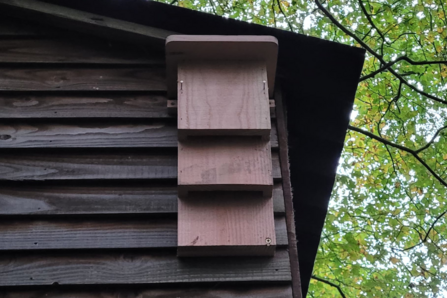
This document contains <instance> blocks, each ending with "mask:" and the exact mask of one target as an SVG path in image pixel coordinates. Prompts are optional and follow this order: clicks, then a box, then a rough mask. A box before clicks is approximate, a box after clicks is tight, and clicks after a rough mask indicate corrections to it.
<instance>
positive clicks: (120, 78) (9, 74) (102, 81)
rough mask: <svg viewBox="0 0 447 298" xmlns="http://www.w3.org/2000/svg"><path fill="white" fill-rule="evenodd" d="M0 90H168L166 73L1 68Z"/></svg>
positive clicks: (160, 69) (152, 70) (157, 69)
mask: <svg viewBox="0 0 447 298" xmlns="http://www.w3.org/2000/svg"><path fill="white" fill-rule="evenodd" d="M0 91H8V92H11V91H166V82H165V70H164V67H154V68H102V69H101V68H62V69H61V68H41V69H39V68H17V67H16V68H7V67H2V68H0Z"/></svg>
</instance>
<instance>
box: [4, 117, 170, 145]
mask: <svg viewBox="0 0 447 298" xmlns="http://www.w3.org/2000/svg"><path fill="white" fill-rule="evenodd" d="M0 136H1V137H0V148H117V147H121V148H123V147H127V148H130V147H131V148H135V147H165V148H166V147H171V148H172V147H176V146H177V144H176V139H177V133H176V129H175V124H174V123H166V122H159V123H153V122H150V121H149V123H148V124H114V123H112V122H110V121H109V123H104V122H102V123H87V124H82V125H76V124H75V125H66V124H35V125H28V124H10V125H0Z"/></svg>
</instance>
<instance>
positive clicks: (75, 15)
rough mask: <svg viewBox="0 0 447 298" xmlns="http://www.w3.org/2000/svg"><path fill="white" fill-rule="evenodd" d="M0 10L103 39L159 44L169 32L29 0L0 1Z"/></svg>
mask: <svg viewBox="0 0 447 298" xmlns="http://www.w3.org/2000/svg"><path fill="white" fill-rule="evenodd" d="M0 11H2V12H5V13H7V14H8V15H12V16H18V17H20V18H26V20H33V21H37V22H38V23H45V24H48V25H51V26H54V25H56V26H57V27H59V28H66V29H70V30H74V31H79V32H81V33H83V34H89V35H90V34H91V35H96V36H100V37H101V38H105V39H108V38H110V39H121V40H126V41H132V42H140V43H146V44H147V43H152V44H158V45H162V44H164V41H165V39H166V38H167V37H168V36H169V35H171V34H173V32H170V31H167V30H163V29H158V28H155V27H149V26H143V25H139V24H136V23H130V22H126V21H122V20H118V19H113V18H110V17H105V16H102V15H96V14H93V13H86V12H84V11H80V10H76V9H71V8H67V7H64V6H58V5H54V4H50V3H45V2H43V3H41V2H35V1H33V0H0Z"/></svg>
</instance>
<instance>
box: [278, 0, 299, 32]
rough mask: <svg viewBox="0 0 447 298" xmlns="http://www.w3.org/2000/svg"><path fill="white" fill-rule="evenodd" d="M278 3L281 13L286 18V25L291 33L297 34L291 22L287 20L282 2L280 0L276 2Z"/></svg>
mask: <svg viewBox="0 0 447 298" xmlns="http://www.w3.org/2000/svg"><path fill="white" fill-rule="evenodd" d="M276 3H277V4H278V7H279V10H280V11H281V13H282V15H283V16H284V20H286V23H287V25H288V26H289V29H290V31H292V32H295V31H293V27H292V24H290V21H289V20H288V19H287V16H286V14H285V12H284V10H283V9H282V6H281V2H279V0H276Z"/></svg>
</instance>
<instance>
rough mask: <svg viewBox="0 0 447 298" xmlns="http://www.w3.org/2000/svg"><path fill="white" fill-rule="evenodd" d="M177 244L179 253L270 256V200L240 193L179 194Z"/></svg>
mask: <svg viewBox="0 0 447 298" xmlns="http://www.w3.org/2000/svg"><path fill="white" fill-rule="evenodd" d="M267 241H268V242H267ZM178 246H179V247H178V255H179V256H189V257H190V256H272V255H273V254H274V253H275V246H276V236H275V223H274V219H273V199H272V198H268V197H263V196H262V194H256V193H243V192H234V193H232V192H210V193H194V194H193V193H190V194H188V196H187V197H180V198H179V202H178Z"/></svg>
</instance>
